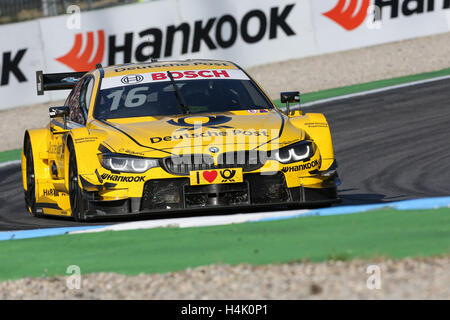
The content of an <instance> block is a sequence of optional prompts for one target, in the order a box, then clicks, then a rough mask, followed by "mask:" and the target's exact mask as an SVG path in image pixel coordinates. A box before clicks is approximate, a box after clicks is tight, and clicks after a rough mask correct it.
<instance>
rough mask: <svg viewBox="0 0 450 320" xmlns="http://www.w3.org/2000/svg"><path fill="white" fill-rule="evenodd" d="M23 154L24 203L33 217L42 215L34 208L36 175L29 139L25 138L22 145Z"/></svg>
mask: <svg viewBox="0 0 450 320" xmlns="http://www.w3.org/2000/svg"><path fill="white" fill-rule="evenodd" d="M23 151H24V154H25V159H26V186H27V189H26V190H24V192H25V204H26V207H27V210H28V211H29V212H30V213H31V214H32V215H33V216H35V217H38V218H40V217H42V213H40V212H39V213H38V212H37V210H36V176H35V172H34V160H33V149H32V147H31V141H30V139H29V138H27V139H26V142H25V145H24V150H23Z"/></svg>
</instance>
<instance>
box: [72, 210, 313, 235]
mask: <svg viewBox="0 0 450 320" xmlns="http://www.w3.org/2000/svg"><path fill="white" fill-rule="evenodd" d="M309 211H311V210H287V211H273V212H259V213H242V214H230V215H224V216H206V217H189V218H175V219H158V220H147V221H136V222H127V223H119V224H115V225H111V226H107V227H104V228H99V229H91V230H79V231H74V232H70V234H77V233H92V232H103V231H124V230H138V229H153V228H167V227H172V228H192V227H206V226H219V225H227V224H234V223H243V222H252V221H258V220H261V219H265V218H282V217H290V216H292V215H294V214H296V215H297V214H298V215H302V214H306V213H308V212H309Z"/></svg>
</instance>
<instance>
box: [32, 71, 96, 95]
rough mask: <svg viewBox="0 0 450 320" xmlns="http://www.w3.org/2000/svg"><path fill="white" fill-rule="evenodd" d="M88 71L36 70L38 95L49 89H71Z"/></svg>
mask: <svg viewBox="0 0 450 320" xmlns="http://www.w3.org/2000/svg"><path fill="white" fill-rule="evenodd" d="M86 73H87V71H86V72H65V73H44V72H43V71H36V86H37V94H38V96H42V95H43V94H44V92H45V91H48V90H69V89H72V88H73V87H75V85H76V84H77V82H78V80H80V78H81V77H82V76H84V75H85V74H86Z"/></svg>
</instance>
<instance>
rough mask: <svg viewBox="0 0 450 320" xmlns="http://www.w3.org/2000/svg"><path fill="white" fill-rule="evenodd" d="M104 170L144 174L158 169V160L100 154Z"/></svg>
mask: <svg viewBox="0 0 450 320" xmlns="http://www.w3.org/2000/svg"><path fill="white" fill-rule="evenodd" d="M98 157H99V159H100V163H101V164H102V167H103V168H106V169H108V170H111V171H117V172H131V173H142V172H145V171H147V170H148V169H151V168H154V167H158V166H159V164H158V160H156V159H148V158H138V157H132V156H127V155H120V154H99V155H98Z"/></svg>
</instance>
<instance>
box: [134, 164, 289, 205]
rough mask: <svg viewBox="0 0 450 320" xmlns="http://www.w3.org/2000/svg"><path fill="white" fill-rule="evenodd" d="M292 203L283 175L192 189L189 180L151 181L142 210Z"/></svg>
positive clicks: (250, 176) (247, 177)
mask: <svg viewBox="0 0 450 320" xmlns="http://www.w3.org/2000/svg"><path fill="white" fill-rule="evenodd" d="M290 201H293V199H292V197H291V194H290V192H289V189H288V188H287V186H286V180H285V178H284V175H283V173H281V172H278V173H274V174H273V175H261V174H259V173H249V174H246V175H244V182H242V183H230V184H212V185H201V186H191V185H189V179H188V178H176V179H162V180H149V181H147V182H146V183H145V185H144V193H143V195H142V200H141V210H163V211H165V210H171V209H183V208H185V209H188V208H199V207H214V206H219V207H221V206H222V207H227V206H236V205H249V204H271V203H281V202H290Z"/></svg>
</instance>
